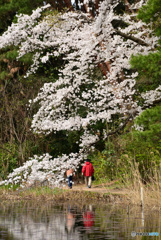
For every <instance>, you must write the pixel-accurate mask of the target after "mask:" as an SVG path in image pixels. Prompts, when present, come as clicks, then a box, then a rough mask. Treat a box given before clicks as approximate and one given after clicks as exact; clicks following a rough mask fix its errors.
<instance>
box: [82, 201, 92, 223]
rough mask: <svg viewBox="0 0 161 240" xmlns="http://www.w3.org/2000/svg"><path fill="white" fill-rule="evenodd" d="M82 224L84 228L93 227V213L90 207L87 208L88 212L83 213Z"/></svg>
mask: <svg viewBox="0 0 161 240" xmlns="http://www.w3.org/2000/svg"><path fill="white" fill-rule="evenodd" d="M83 223H84V226H85V227H86V228H91V227H92V226H93V225H94V213H93V211H92V206H91V205H90V206H89V210H87V211H85V212H84V213H83Z"/></svg>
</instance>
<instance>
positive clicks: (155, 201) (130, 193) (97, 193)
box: [0, 182, 161, 209]
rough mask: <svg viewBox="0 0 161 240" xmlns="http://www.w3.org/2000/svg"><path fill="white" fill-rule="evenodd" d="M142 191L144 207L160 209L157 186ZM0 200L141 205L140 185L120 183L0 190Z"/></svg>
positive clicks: (160, 196) (160, 195)
mask: <svg viewBox="0 0 161 240" xmlns="http://www.w3.org/2000/svg"><path fill="white" fill-rule="evenodd" d="M142 187H143V201H144V206H149V207H153V208H157V209H161V194H160V188H159V186H156V185H154V184H153V185H152V184H151V185H147V186H142ZM0 199H1V200H13V201H17V200H33V201H55V202H59V203H60V202H67V201H73V202H79V203H80V204H86V203H93V204H97V203H102V204H103V203H111V204H126V205H137V206H139V205H141V185H135V186H134V185H130V184H129V185H128V186H127V185H124V184H120V183H119V182H114V184H110V183H107V184H106V183H103V184H99V185H94V186H93V188H92V189H87V188H85V187H83V188H82V187H81V186H79V185H78V186H74V187H73V189H60V188H54V189H52V188H49V187H34V188H30V189H26V190H13V189H12V190H11V189H5V188H1V189H0Z"/></svg>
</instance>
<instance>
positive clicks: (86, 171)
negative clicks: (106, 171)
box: [82, 159, 94, 188]
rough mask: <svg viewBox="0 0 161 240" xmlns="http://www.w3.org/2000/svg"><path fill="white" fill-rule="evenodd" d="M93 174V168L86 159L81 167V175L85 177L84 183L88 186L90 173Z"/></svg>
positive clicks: (90, 177) (89, 185)
mask: <svg viewBox="0 0 161 240" xmlns="http://www.w3.org/2000/svg"><path fill="white" fill-rule="evenodd" d="M93 174H94V168H93V165H92V163H90V160H89V159H87V160H86V163H85V164H84V165H83V167H82V175H84V177H85V184H86V185H87V187H88V188H91V183H92V175H93Z"/></svg>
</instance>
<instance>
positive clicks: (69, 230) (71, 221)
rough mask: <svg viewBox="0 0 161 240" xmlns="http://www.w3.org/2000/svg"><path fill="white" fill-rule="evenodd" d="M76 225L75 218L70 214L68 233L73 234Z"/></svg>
mask: <svg viewBox="0 0 161 240" xmlns="http://www.w3.org/2000/svg"><path fill="white" fill-rule="evenodd" d="M74 225H75V217H74V215H73V213H71V212H68V213H67V218H66V229H67V231H68V233H71V231H72V229H73V227H74Z"/></svg>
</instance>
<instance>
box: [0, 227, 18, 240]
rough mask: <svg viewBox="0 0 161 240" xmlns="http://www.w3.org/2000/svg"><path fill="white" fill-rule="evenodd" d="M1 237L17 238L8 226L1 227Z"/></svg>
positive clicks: (11, 239)
mask: <svg viewBox="0 0 161 240" xmlns="http://www.w3.org/2000/svg"><path fill="white" fill-rule="evenodd" d="M0 239H7V240H15V238H14V236H13V234H11V233H9V231H8V229H7V227H6V228H2V227H0Z"/></svg>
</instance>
